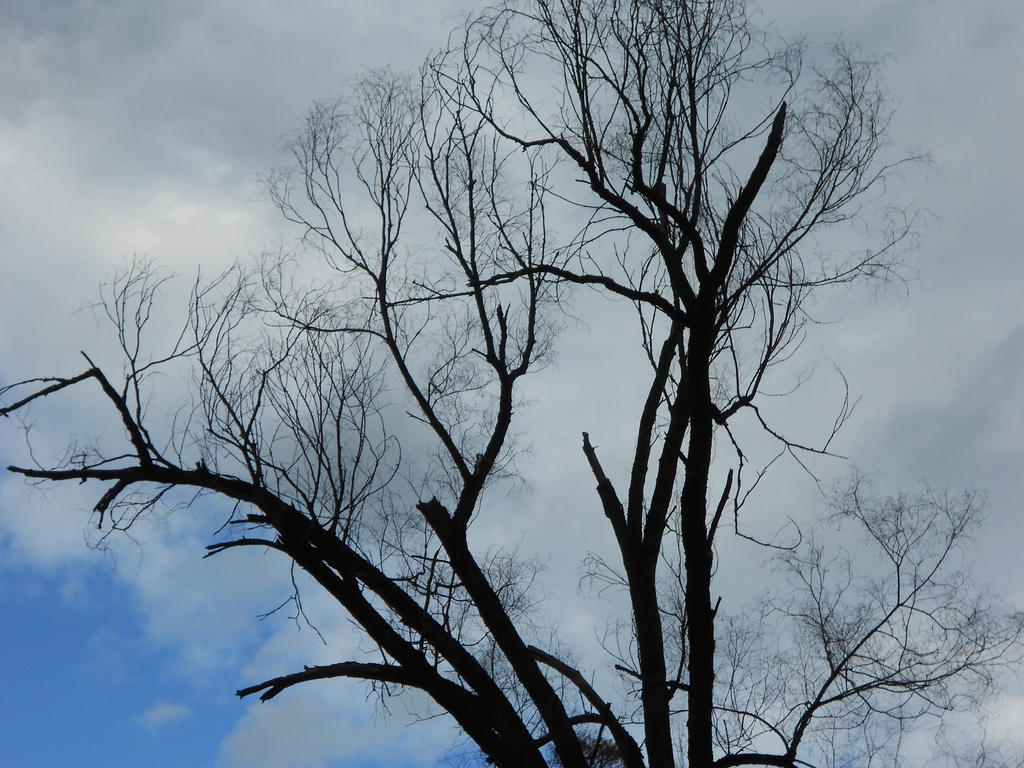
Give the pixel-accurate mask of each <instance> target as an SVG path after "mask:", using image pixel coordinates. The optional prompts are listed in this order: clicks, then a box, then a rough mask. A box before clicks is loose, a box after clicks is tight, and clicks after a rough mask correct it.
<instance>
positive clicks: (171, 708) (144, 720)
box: [135, 701, 189, 733]
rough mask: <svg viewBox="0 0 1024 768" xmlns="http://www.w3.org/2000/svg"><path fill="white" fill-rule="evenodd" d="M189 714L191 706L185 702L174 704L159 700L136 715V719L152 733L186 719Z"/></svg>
mask: <svg viewBox="0 0 1024 768" xmlns="http://www.w3.org/2000/svg"><path fill="white" fill-rule="evenodd" d="M188 716H189V708H188V707H186V706H184V705H183V704H172V703H171V702H168V701H158V702H156V704H154V705H153V706H151V707H150V708H149V709H147V710H146V711H145V712H143V713H142V714H140V715H137V716H136V718H135V719H136V721H138V723H139V724H140V725H141V726H142V727H143V728H145V729H146V730H147V731H149V732H150V733H156V731H158V730H160V728H162V727H163V726H165V725H167V724H169V723H175V722H178V721H179V720H184V719H185V718H186V717H188Z"/></svg>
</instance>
